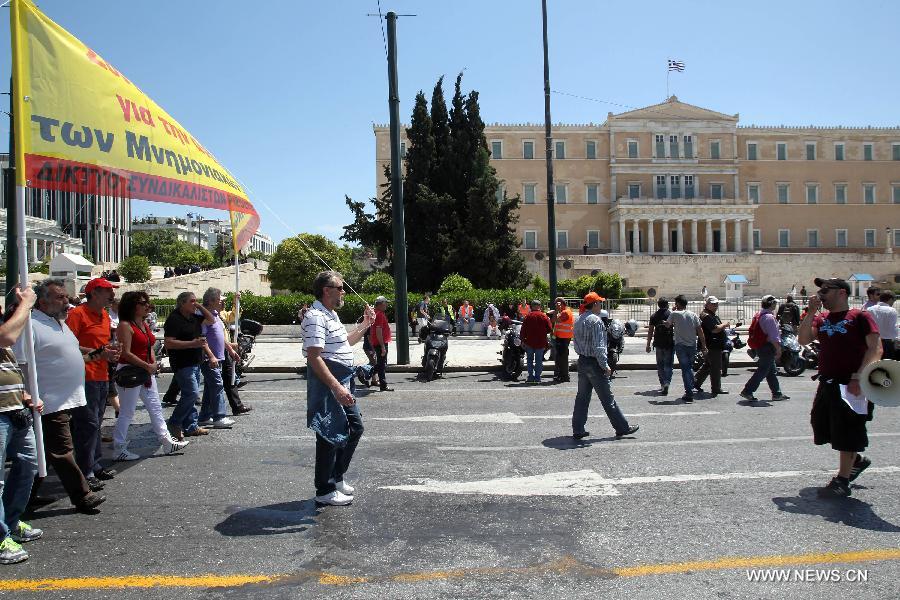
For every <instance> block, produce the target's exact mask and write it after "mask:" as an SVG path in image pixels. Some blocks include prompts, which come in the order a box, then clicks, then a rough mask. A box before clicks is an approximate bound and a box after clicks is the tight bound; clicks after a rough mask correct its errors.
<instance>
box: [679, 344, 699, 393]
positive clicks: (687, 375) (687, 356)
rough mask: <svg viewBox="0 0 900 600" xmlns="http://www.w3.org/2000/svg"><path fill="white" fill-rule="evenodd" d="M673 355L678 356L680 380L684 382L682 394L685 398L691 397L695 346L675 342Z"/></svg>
mask: <svg viewBox="0 0 900 600" xmlns="http://www.w3.org/2000/svg"><path fill="white" fill-rule="evenodd" d="M675 356H677V357H678V366H679V367H681V380H682V381H683V382H684V396H685V398H693V397H694V357H695V356H697V346H685V345H683V344H675Z"/></svg>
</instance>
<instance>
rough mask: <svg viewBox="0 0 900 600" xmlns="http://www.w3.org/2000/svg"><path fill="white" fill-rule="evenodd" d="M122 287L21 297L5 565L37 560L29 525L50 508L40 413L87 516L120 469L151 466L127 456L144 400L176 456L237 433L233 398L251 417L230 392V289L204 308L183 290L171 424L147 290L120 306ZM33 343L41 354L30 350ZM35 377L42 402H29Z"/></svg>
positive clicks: (0, 370) (54, 461) (16, 309)
mask: <svg viewBox="0 0 900 600" xmlns="http://www.w3.org/2000/svg"><path fill="white" fill-rule="evenodd" d="M116 287H117V286H116V284H115V283H113V282H112V281H111V280H110V279H109V278H108V277H98V278H95V279H92V280H91V281H90V282H88V284H87V286H85V290H84V298H83V299H80V298H70V297H69V296H68V295H67V294H66V288H65V282H63V281H62V280H60V279H54V278H48V279H44V280H43V281H41V282H40V283H39V284H37V285H36V286H35V288H34V289H31V288H21V289H16V291H15V301H14V302H13V303H11V304H10V305H9V306H7V310H6V311H5V314H4V315H3V316H4V319H3V322H2V324H0V465H5V463H6V461H7V460H9V461H10V462H11V467H10V469H9V472H8V474H7V475H6V477H5V480H0V490H2V492H3V494H2V496H3V501H2V502H0V564H11V563H17V562H21V561H24V560H26V559H27V558H28V553H27V551H26V550H25V549H24V548H23V547H22V545H21V544H22V543H25V542H30V541H34V540H36V539H38V538H40V537H41V536H42V535H43V532H42V531H41V530H40V529H37V528H36V527H32V526H31V525H30V524H28V523H27V522H25V521H22V520H21V517H22V515H23V514H24V513H25V511H26V509H27V508H28V506H29V505H31V506H32V507H35V506H39V505H41V504H43V503H45V502H46V501H48V500H49V501H52V500H51V499H48V498H45V497H42V496H40V494H39V493H38V492H39V489H40V486H41V483H42V481H43V479H42V478H40V477H37V473H38V461H37V454H38V453H37V447H36V442H35V435H34V429H33V414H34V411H33V410H32V408H34V409H36V410H37V412H38V414H40V421H41V429H42V432H43V451H44V455H45V457H46V462H47V464H48V465H49V466H51V467H53V470H54V471H55V473H56V475H57V476H58V477H59V480H60V483H61V484H62V487H63V489H64V490H65V492H66V495H67V496H68V498H69V501H70V502H71V503H72V505H73V506H74V507H75V509H76V510H77V511H78V512H81V513H85V514H96V513H98V512H99V506H100V505H101V504H102V503H103V502H104V501H105V500H106V497H105V496H104V495H102V494H101V493H100V492H101V491H102V490H103V489H104V487H105V485H106V484H105V482H106V481H108V480H110V479H113V478H114V477H115V476H116V474H117V472H116V470H115V469H114V468H112V463H115V462H122V461H134V460H138V459H139V458H141V455H139V454H138V453H136V452H134V451H132V450H131V449H129V430H130V425H131V423H132V420H133V418H134V414H135V409H136V406H137V402H138V400H139V399H140V401H141V402H142V403H143V405H144V407H145V408H146V410H147V414H148V415H149V418H150V424H151V427H152V430H153V432H154V434H155V436H156V439H157V442H158V443H159V445H160V446H161V448H162V451H163V453H164V454H166V455H174V454H177V453H179V452H180V451H182V450H184V449H185V448H186V447H187V445H188V444H189V443H190V441H189V440H187V439H186V438H187V437H194V436H202V435H207V434H209V430H210V429H230V428H231V427H233V425H234V424H235V421H234V419H232V418H230V417H228V415H227V414H226V397H227V399H228V400H229V402H230V403H231V407H232V412H233V414H235V415H239V414H244V413H246V412H248V411H250V407H249V406H246V405H244V404H243V403H241V402H240V397H239V395H238V393H237V390H236V389H234V386H233V385H229V384H230V383H233V381H232V373H233V372H234V364H235V362H236V361H238V360H239V355H238V352H237V347H236V344H233V343H232V342H231V341H230V339H229V336H228V334H227V333H226V332H227V328H226V322H227V321H229V320H230V319H233V314H232V313H230V312H229V311H225V310H224V303H223V300H222V292H221V290H218V289H216V288H210V289H208V290H207V291H206V293H205V294H204V295H203V302H202V303H198V302H197V299H196V297H195V296H194V294H193V293H192V292H183V293H181V294H180V295H179V296H178V298H177V300H176V310H175V311H174V312H173V313H172V314H171V315H170V316H169V318H168V319H166V322H165V324H164V326H163V339H164V343H163V347H164V348H165V349H166V351H167V353H168V356H169V360H170V364H171V366H172V369H173V370H174V373H175V378H174V382H175V385H174V386H173V388H174V390H175V391H174V393H173V394H172V395H173V398H172V399H174V397H177V396H179V395H180V398H179V399H178V400H177V401H175V408H174V410H173V412H172V415H171V417H170V418H169V419H168V421H166V420H165V418H164V416H163V408H162V403H161V400H160V397H159V392H158V389H157V383H156V376H157V375H158V374H159V372H160V368H161V363H160V362H159V358H160V357H158V356H157V355H156V346H157V344H156V332H155V329H156V315H155V313H153V305H152V303H151V302H150V299H149V297H148V296H147V294H146V293H145V292H143V291H132V292H126V293H125V294H123V295H122V297H121V298H118V299H117V298H116V297H115V288H116ZM29 320H30V323H31V333H32V335H31V339H30V340H26V339H25V336H24V335H23V332H24V331H26V324H27V323H28V322H29ZM29 341H30V343H31V346H32V348H33V352H28V348H27V346H28V345H29V344H28V342H29ZM32 356H33V360H34V363H33V364H30V362H29V358H30V357H32ZM31 373H33V374H34V377H35V378H36V383H37V390H38V394H37V400H33V399H32V398H31V396H30V395H29V394H28V393H26V387H25V382H26V381H29V375H30V374H31ZM201 379H202V382H203V396H202V400H201V397H200V384H201ZM170 392H172V388H170ZM33 404H34V406H33ZM198 404H199V405H200V410H199V412H198V411H197V408H196V407H197V405H198ZM109 405H112V407H113V409H114V412H115V417H116V420H115V426H114V428H113V433H112V436H111V438H105V439H104V438H103V436H102V434H101V426H102V424H103V420H104V417H105V415H106V411H107V406H109ZM104 442H111V444H112V461H111V462H105V461H104V458H103V443H104Z"/></svg>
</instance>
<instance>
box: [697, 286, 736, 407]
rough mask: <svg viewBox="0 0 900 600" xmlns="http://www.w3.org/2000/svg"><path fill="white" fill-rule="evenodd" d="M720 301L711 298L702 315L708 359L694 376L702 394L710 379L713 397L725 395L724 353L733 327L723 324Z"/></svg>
mask: <svg viewBox="0 0 900 600" xmlns="http://www.w3.org/2000/svg"><path fill="white" fill-rule="evenodd" d="M718 311H719V299H718V298H716V297H715V296H709V297H708V298H707V299H706V304H705V306H704V307H703V312H702V313H701V314H700V326H701V327H702V328H703V338H704V339H705V340H706V350H707V352H706V357H705V359H706V360H704V361H703V366H702V367H700V370H699V371H697V373H696V375H695V376H694V389H695V390H697V391H698V392H702V391H703V388H702V387H701V386H702V385H703V382H704V381H706V378H707V377H709V379H710V381H711V382H712V383H711V388H710V393H711V394H712V395H713V396H718V395H720V394H724V393H725V390H723V389H722V352H723V351H724V350H725V337H726V336H725V331H726V330H727V329H728V328H729V327H731V321H725V322H724V323H723V322H722V319H720V318H719V315H718V314H716V313H717V312H718Z"/></svg>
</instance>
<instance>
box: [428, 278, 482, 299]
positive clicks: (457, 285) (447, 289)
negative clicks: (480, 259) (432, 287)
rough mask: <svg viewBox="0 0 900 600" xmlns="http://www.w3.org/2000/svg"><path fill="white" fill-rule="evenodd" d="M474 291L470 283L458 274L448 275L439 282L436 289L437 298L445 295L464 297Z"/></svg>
mask: <svg viewBox="0 0 900 600" xmlns="http://www.w3.org/2000/svg"><path fill="white" fill-rule="evenodd" d="M474 289H475V286H473V285H472V282H471V281H469V280H468V279H466V278H465V277H463V276H462V275H460V274H459V273H450V274H449V275H447V277H445V278H444V281H442V282H441V287H439V288H438V291H437V293H438V295H439V296H447V295H465V294H468V293H469V292H471V291H472V290H474Z"/></svg>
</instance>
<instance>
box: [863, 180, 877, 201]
mask: <svg viewBox="0 0 900 600" xmlns="http://www.w3.org/2000/svg"><path fill="white" fill-rule="evenodd" d="M863 202H865V203H866V204H875V185H874V184H872V183H864V184H863Z"/></svg>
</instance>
